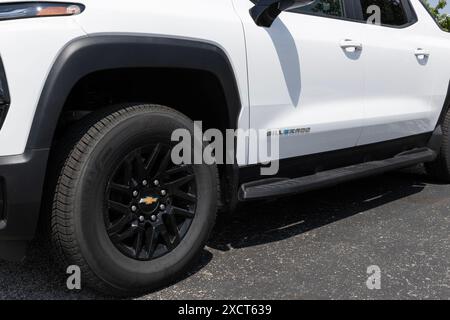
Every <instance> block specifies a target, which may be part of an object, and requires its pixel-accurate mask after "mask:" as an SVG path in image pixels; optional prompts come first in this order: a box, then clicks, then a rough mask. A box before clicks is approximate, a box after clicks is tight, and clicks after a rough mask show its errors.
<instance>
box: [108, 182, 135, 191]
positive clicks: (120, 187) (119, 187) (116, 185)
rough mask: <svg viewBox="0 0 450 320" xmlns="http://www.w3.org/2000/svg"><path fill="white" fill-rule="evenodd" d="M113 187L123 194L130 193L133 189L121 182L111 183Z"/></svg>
mask: <svg viewBox="0 0 450 320" xmlns="http://www.w3.org/2000/svg"><path fill="white" fill-rule="evenodd" d="M111 189H112V190H115V191H117V192H120V193H123V194H129V193H130V190H131V188H130V186H126V185H124V184H120V183H111Z"/></svg>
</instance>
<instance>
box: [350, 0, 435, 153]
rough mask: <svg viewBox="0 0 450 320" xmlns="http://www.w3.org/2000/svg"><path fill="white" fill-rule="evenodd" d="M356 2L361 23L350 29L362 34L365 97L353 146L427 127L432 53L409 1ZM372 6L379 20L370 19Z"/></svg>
mask: <svg viewBox="0 0 450 320" xmlns="http://www.w3.org/2000/svg"><path fill="white" fill-rule="evenodd" d="M356 2H357V3H358V4H360V14H361V21H362V22H363V23H361V24H359V25H358V26H355V28H357V29H359V30H361V32H362V34H363V37H364V48H363V51H364V68H365V96H366V97H365V121H364V122H365V125H364V129H363V131H362V134H361V138H360V139H359V141H358V144H359V145H364V144H369V143H374V142H380V141H386V140H392V139H397V138H401V137H406V136H412V135H416V134H420V133H425V132H429V131H432V130H433V129H434V125H435V114H434V113H435V112H433V111H432V110H431V99H432V96H433V72H432V70H431V67H432V62H433V61H432V59H433V53H434V52H433V47H432V46H431V45H430V39H427V36H426V33H425V32H424V28H423V25H422V24H421V22H420V21H418V18H417V15H416V13H415V11H414V9H413V7H412V5H411V4H410V2H409V1H408V0H356ZM374 6H375V7H374ZM374 8H375V9H374ZM376 8H379V12H380V17H379V18H380V19H379V20H380V21H375V20H374V19H371V20H370V17H371V16H372V17H373V14H375V11H374V10H376ZM368 20H370V22H371V23H367V21H368ZM377 22H378V23H377ZM373 23H375V24H373Z"/></svg>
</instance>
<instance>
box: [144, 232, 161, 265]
mask: <svg viewBox="0 0 450 320" xmlns="http://www.w3.org/2000/svg"><path fill="white" fill-rule="evenodd" d="M158 234H159V233H158V232H157V231H156V229H155V228H154V227H151V228H148V229H147V230H146V231H145V251H147V257H148V258H151V257H152V256H153V253H154V252H155V249H156V245H157V238H158Z"/></svg>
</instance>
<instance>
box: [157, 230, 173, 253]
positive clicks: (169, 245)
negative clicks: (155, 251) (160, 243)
mask: <svg viewBox="0 0 450 320" xmlns="http://www.w3.org/2000/svg"><path fill="white" fill-rule="evenodd" d="M160 230H161V231H160V232H161V237H162V238H163V240H164V243H165V245H166V247H167V249H169V251H172V250H173V249H175V247H176V245H175V244H174V243H173V242H172V240H171V239H170V235H169V232H168V231H167V227H166V225H165V224H162V225H161V226H160Z"/></svg>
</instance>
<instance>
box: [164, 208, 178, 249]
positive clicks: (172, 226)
mask: <svg viewBox="0 0 450 320" xmlns="http://www.w3.org/2000/svg"><path fill="white" fill-rule="evenodd" d="M166 224H167V229H168V230H170V231H171V232H170V233H172V234H173V235H174V239H173V241H172V244H173V245H174V246H177V245H178V244H179V243H180V230H178V226H177V221H176V220H175V217H174V216H173V215H168V216H167V219H166Z"/></svg>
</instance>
